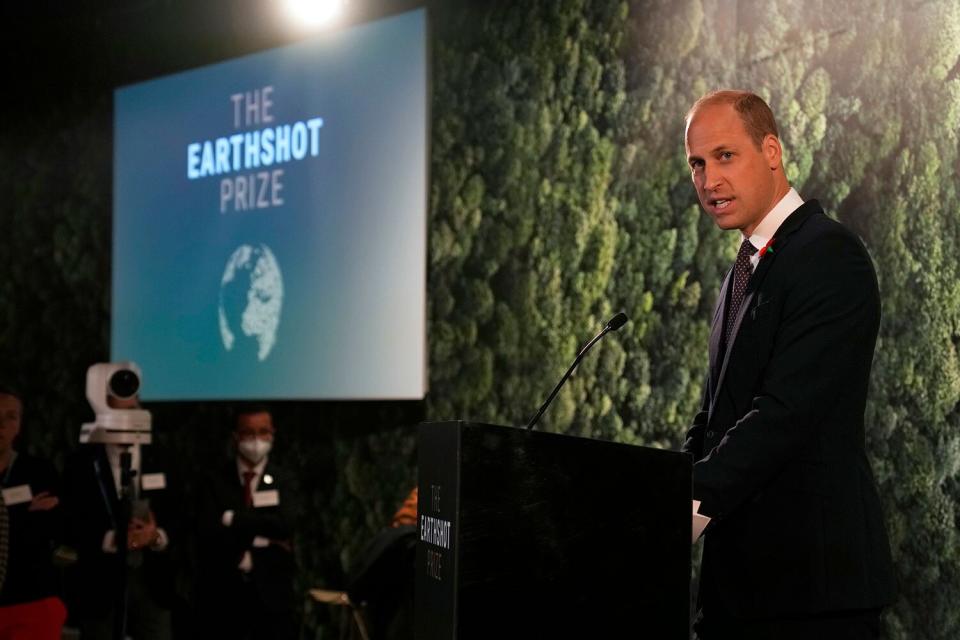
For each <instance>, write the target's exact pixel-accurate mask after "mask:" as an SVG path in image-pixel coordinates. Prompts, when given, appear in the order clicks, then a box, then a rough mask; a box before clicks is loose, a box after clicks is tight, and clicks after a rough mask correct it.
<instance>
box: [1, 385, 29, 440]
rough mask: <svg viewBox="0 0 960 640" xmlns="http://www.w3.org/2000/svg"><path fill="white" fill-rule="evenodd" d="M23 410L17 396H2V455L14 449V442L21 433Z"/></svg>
mask: <svg viewBox="0 0 960 640" xmlns="http://www.w3.org/2000/svg"><path fill="white" fill-rule="evenodd" d="M22 413H23V408H22V407H21V406H20V400H19V399H18V398H17V397H16V396H9V395H6V394H3V395H0V455H5V454H6V453H7V452H8V451H10V450H11V449H12V448H13V440H14V438H16V437H17V434H18V433H20V417H21V415H22Z"/></svg>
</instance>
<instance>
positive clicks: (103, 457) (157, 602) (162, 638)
mask: <svg viewBox="0 0 960 640" xmlns="http://www.w3.org/2000/svg"><path fill="white" fill-rule="evenodd" d="M108 404H109V405H110V407H111V408H114V409H135V408H139V406H140V402H139V398H138V397H137V396H133V397H130V398H116V397H113V396H109V397H108ZM125 448H126V449H127V450H129V451H130V454H131V469H132V471H133V472H134V475H133V478H132V483H131V491H132V495H133V497H132V502H131V517H130V520H129V522H127V523H122V524H121V523H118V522H117V514H118V512H119V509H120V491H119V488H120V483H121V479H120V454H121V452H122V451H123V450H124V449H125ZM63 498H64V508H65V519H66V524H65V529H64V535H65V539H66V541H67V543H68V544H69V545H70V546H71V547H73V548H74V549H75V550H76V552H77V563H76V566H75V567H74V568H73V571H72V572H71V574H70V581H69V586H70V588H69V589H68V592H69V593H68V603H69V604H70V617H71V623H73V624H76V625H77V626H78V627H79V629H80V632H81V637H82V638H83V639H84V640H88V639H91V638H92V639H95V640H100V639H102V640H110V639H112V638H113V637H114V615H115V613H116V603H117V599H118V593H117V591H118V588H119V580H120V571H121V567H120V564H119V562H118V557H117V536H118V535H126V536H127V553H128V556H127V569H126V570H127V593H126V597H127V624H126V629H127V635H128V636H129V637H131V638H134V639H135V640H169V638H171V637H172V615H171V611H172V609H173V607H174V604H175V603H176V602H177V592H176V580H177V578H176V576H177V571H178V560H177V558H178V554H177V549H178V546H180V545H182V543H183V542H184V541H183V539H182V529H183V528H182V521H183V515H184V514H183V502H182V499H181V493H180V490H179V482H178V479H177V474H176V473H175V472H174V471H172V467H171V464H170V463H169V462H168V461H167V460H166V459H165V457H164V455H163V453H162V450H160V449H158V448H157V446H156V445H149V446H141V445H138V444H134V445H121V444H85V445H81V447H80V449H79V450H78V451H77V452H76V453H75V454H74V455H73V456H71V457H70V458H69V459H68V460H67V464H66V468H65V470H64V495H63Z"/></svg>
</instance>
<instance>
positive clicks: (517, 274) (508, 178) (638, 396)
mask: <svg viewBox="0 0 960 640" xmlns="http://www.w3.org/2000/svg"><path fill="white" fill-rule="evenodd" d="M234 4H235V3H234ZM388 4H389V3H388ZM401 4H402V3H401ZM407 4H408V5H409V4H410V3H407ZM161 5H162V6H159V8H158V7H156V6H154V8H153V9H151V11H160V12H162V16H161V17H162V18H164V19H165V20H166V22H164V23H163V24H164V25H165V26H166V27H168V28H169V30H170V31H171V32H173V33H180V34H181V36H183V34H186V35H187V36H190V37H185V36H184V37H181V38H180V39H179V40H176V41H175V42H174V41H173V40H175V39H172V38H171V37H170V36H169V35H167V36H164V35H163V34H162V33H161V34H157V33H155V32H156V31H161V30H160V29H151V23H153V22H155V20H154V18H156V17H157V16H156V15H155V14H151V13H150V12H149V11H147V10H145V9H144V10H142V11H141V13H140V14H138V15H134V20H133V21H132V23H126V24H125V25H124V32H126V33H128V37H127V39H126V40H122V39H121V40H118V39H116V38H112V39H111V38H110V37H108V36H114V35H115V34H116V32H117V30H118V29H117V26H116V24H114V23H116V22H117V21H118V20H119V19H118V18H117V17H116V15H115V14H112V13H109V12H106V13H105V14H103V15H101V16H100V17H99V18H96V17H95V18H94V19H87V21H83V20H80V21H79V22H75V24H73V25H70V26H72V27H74V28H75V30H76V33H73V31H71V33H73V35H71V36H70V37H68V36H67V31H68V25H66V24H64V23H63V22H61V23H57V24H59V25H60V26H59V27H57V26H56V25H55V26H54V27H52V28H51V27H50V26H49V25H46V26H44V29H45V31H44V33H45V34H46V37H47V38H48V39H49V41H51V42H53V41H55V42H58V43H59V44H58V45H57V47H55V53H58V54H60V55H61V56H62V55H70V54H71V53H81V54H84V55H79V56H75V57H77V58H78V59H79V61H73V62H72V63H71V62H70V60H63V59H62V58H61V59H59V61H57V60H54V61H53V62H51V61H50V60H47V59H46V58H42V59H41V61H43V60H47V61H48V63H49V64H48V65H47V66H43V65H41V67H40V70H39V71H37V68H36V65H35V62H36V61H35V60H31V63H32V64H34V66H33V67H31V71H30V73H29V74H28V73H26V72H24V73H23V76H22V77H20V78H18V79H19V80H20V85H19V86H20V87H22V88H25V89H26V91H24V92H22V93H23V95H22V96H17V97H14V98H9V99H8V100H7V102H6V104H5V106H4V113H3V116H4V117H3V119H2V129H0V134H2V135H0V193H2V194H3V200H2V205H0V229H2V234H3V236H2V238H3V241H2V247H3V248H2V251H0V274H2V276H3V277H2V278H0V377H2V378H4V379H6V380H9V381H12V382H14V383H15V384H17V385H19V386H20V387H21V388H22V389H23V390H24V391H25V392H26V394H27V396H28V398H29V404H28V415H27V424H26V427H25V431H26V433H25V434H24V436H25V437H24V440H25V442H24V443H23V446H25V447H26V448H28V449H34V450H35V451H37V452H39V453H42V454H44V455H48V456H50V457H51V458H53V459H55V460H57V461H58V462H62V458H63V456H64V454H65V453H66V452H68V451H69V450H70V449H72V448H73V447H74V442H75V439H76V435H77V428H78V426H79V423H80V422H83V421H84V420H86V419H88V413H89V410H88V409H87V408H86V404H85V401H84V399H83V379H84V372H85V370H86V367H87V366H88V365H89V364H90V363H92V362H95V361H101V360H104V359H106V358H107V356H108V353H109V346H108V335H109V308H110V304H109V300H110V298H109V296H110V292H109V284H108V283H109V274H110V264H109V255H110V202H111V196H110V190H111V136H112V132H111V113H110V112H111V95H110V91H111V89H112V87H113V86H116V85H118V84H123V83H127V82H131V81H135V80H140V79H145V78H147V77H153V76H155V75H159V74H161V73H167V72H171V71H175V70H180V69H183V68H189V67H192V66H197V65H199V64H203V63H206V62H211V61H215V60H219V59H223V58H224V57H227V56H231V55H237V54H239V53H245V52H247V51H251V50H256V49H258V48H263V47H264V46H270V45H275V44H280V43H281V42H282V41H283V38H281V37H280V36H278V35H277V34H275V33H270V34H265V33H262V32H256V31H255V29H254V27H253V25H254V24H255V21H254V16H253V15H252V14H250V12H243V11H240V10H238V9H236V8H234V5H233V4H230V3H220V4H219V5H218V6H219V7H220V9H221V10H222V12H226V13H227V14H229V16H232V22H230V24H231V25H233V26H232V27H230V28H227V27H225V26H223V24H220V23H218V24H220V28H219V30H216V29H213V30H210V29H207V30H205V31H202V34H201V30H200V29H199V28H197V29H195V30H194V31H186V29H187V28H188V27H186V26H179V25H180V24H181V23H182V22H189V20H185V19H184V16H185V15H189V13H190V12H191V11H197V10H196V9H191V6H192V5H189V4H187V3H179V2H169V3H161ZM400 8H403V7H400ZM430 9H431V20H432V43H431V45H432V67H433V95H432V107H431V108H432V115H431V118H432V124H431V126H432V143H431V173H432V180H431V185H430V199H429V202H430V229H429V237H428V245H429V257H428V261H429V263H428V304H429V309H428V318H429V344H430V358H429V361H430V385H431V392H430V395H429V397H428V398H427V400H426V401H425V402H423V403H370V404H367V403H346V402H344V403H324V404H311V403H283V404H280V405H278V406H277V407H276V417H277V422H278V424H279V428H280V436H279V438H278V450H277V452H276V456H277V457H278V458H281V459H282V460H283V462H284V463H285V464H286V465H288V466H290V467H291V468H293V469H295V470H297V471H298V473H299V476H300V482H301V487H300V489H301V495H302V496H303V499H302V502H301V504H300V514H301V518H300V528H301V532H302V533H301V536H300V545H299V554H300V558H299V560H300V566H301V568H302V573H301V578H300V579H301V582H302V586H304V587H306V586H308V585H309V586H329V587H339V586H342V584H343V580H344V572H345V571H346V569H347V568H349V566H350V565H351V562H352V561H354V560H355V558H356V557H357V554H358V553H360V551H361V550H362V548H363V546H364V544H365V543H366V541H367V540H368V539H369V538H370V536H371V535H373V533H375V532H376V531H377V530H378V529H380V528H381V527H382V526H384V524H385V523H386V522H387V521H388V520H389V517H390V514H391V513H392V512H393V510H394V509H395V508H396V506H398V505H399V503H400V501H401V500H402V499H403V497H404V495H405V494H406V492H407V490H408V489H409V487H411V486H412V485H413V483H414V482H415V477H416V470H415V463H416V460H415V446H416V445H415V438H414V430H413V425H415V424H416V423H417V422H418V421H420V420H422V419H425V418H426V419H431V420H440V419H448V418H465V419H474V420H481V421H487V422H499V423H507V424H517V423H522V422H525V421H526V419H528V418H529V416H530V415H531V413H532V412H533V410H534V409H535V408H536V406H537V405H538V404H539V402H540V400H541V398H542V397H543V396H544V395H545V394H546V393H547V392H548V391H549V389H550V387H551V386H552V384H553V382H554V380H555V379H556V378H557V377H558V376H559V375H560V373H561V372H562V371H563V369H564V368H565V366H566V364H567V363H568V362H569V361H571V360H572V359H573V357H574V355H575V353H576V351H577V349H578V347H579V345H581V344H582V343H584V342H585V341H586V340H587V339H589V338H590V337H591V336H592V335H593V334H594V333H595V331H596V330H597V329H598V328H599V326H600V325H601V324H602V322H603V321H605V320H606V318H607V317H609V316H610V315H612V313H613V312H615V311H616V310H619V309H623V310H625V311H626V312H627V313H628V314H629V316H630V318H631V322H630V323H629V324H628V325H627V326H626V327H624V329H622V330H621V331H620V332H619V333H617V334H614V335H612V336H610V337H608V339H606V340H605V342H604V343H602V344H601V345H599V346H598V349H597V350H596V352H595V353H593V354H592V355H591V357H590V358H589V359H588V360H587V361H586V362H584V363H583V365H582V366H581V367H580V369H579V371H578V372H577V375H576V376H575V377H574V378H573V379H572V380H571V381H570V384H568V386H567V387H566V388H565V389H564V391H563V393H561V394H560V396H559V397H558V398H557V400H556V402H555V403H554V405H553V406H552V407H551V410H550V411H549V412H548V413H547V415H546V416H545V418H544V421H543V423H542V425H543V428H545V429H549V430H552V431H558V432H565V433H572V434H578V435H589V436H592V437H596V438H603V439H611V440H617V441H621V442H629V443H636V444H646V445H652V446H661V447H673V446H676V445H677V444H678V442H679V440H680V438H681V436H682V434H683V433H684V430H685V427H686V424H687V421H688V420H689V419H690V418H691V416H692V414H693V412H694V407H695V405H696V403H697V401H698V398H699V394H700V382H701V377H702V375H703V373H704V370H705V364H706V337H707V332H708V325H707V319H708V317H709V314H710V311H711V309H712V306H713V304H714V300H715V296H716V290H717V288H718V286H719V283H720V280H721V278H722V275H723V273H724V271H725V270H726V268H727V266H728V264H729V263H730V261H731V260H732V259H733V256H734V252H735V244H736V239H735V238H732V237H730V235H729V234H727V235H724V234H721V233H719V232H718V231H717V230H716V229H715V228H713V226H712V225H711V223H710V222H709V221H708V220H707V219H706V218H705V216H703V215H702V213H701V212H700V211H699V208H698V207H697V205H696V200H695V196H694V194H693V191H692V189H691V187H690V186H689V177H688V175H687V171H686V168H685V162H684V158H683V152H682V132H683V121H682V118H683V115H684V113H685V112H686V109H687V108H688V107H689V105H690V104H691V103H692V102H693V100H695V99H696V98H697V97H698V96H699V95H701V94H702V93H703V92H705V91H706V90H708V89H711V88H716V87H721V86H736V87H743V88H750V89H752V90H754V91H757V92H758V93H760V94H761V95H763V96H764V97H766V98H767V99H768V100H769V102H770V104H771V106H772V107H773V110H774V112H775V113H776V114H777V115H778V119H779V122H780V127H781V134H782V138H783V141H784V145H785V148H786V149H787V151H788V155H787V173H788V176H789V177H790V178H791V181H792V183H793V184H794V186H796V187H797V188H798V190H799V191H800V192H801V194H803V195H804V196H805V197H807V198H810V197H816V198H818V199H819V200H820V201H821V202H822V203H823V204H824V206H825V207H826V208H827V209H828V210H829V211H830V212H831V213H832V214H833V215H835V216H836V217H837V218H839V219H840V220H841V221H843V222H844V223H845V224H847V225H848V226H850V227H851V228H852V229H854V230H855V231H856V232H857V233H859V234H860V235H861V236H862V237H863V238H864V241H865V242H866V244H867V247H868V248H869V250H870V252H871V254H872V255H873V257H874V259H875V261H876V265H877V270H878V274H879V277H880V282H881V292H882V297H883V305H884V315H883V323H882V327H881V338H880V342H879V345H878V348H877V355H876V360H875V365H874V371H873V380H872V387H871V393H872V396H871V402H870V405H869V407H868V416H867V424H868V446H869V452H870V456H871V460H872V462H873V465H874V470H875V472H876V475H877V479H878V481H879V484H880V489H881V494H882V496H883V500H884V504H885V507H886V516H887V520H888V526H889V531H890V534H891V541H892V545H893V552H894V557H895V560H896V563H897V571H898V574H899V578H900V585H901V596H900V599H899V600H898V602H897V604H896V606H895V607H893V609H892V610H891V611H890V612H889V613H888V614H887V615H886V617H885V637H886V638H890V639H897V640H900V639H906V638H910V639H918V640H919V639H928V638H929V639H948V638H955V637H958V635H960V611H958V609H957V608H956V607H954V606H952V603H954V602H956V601H957V600H958V598H960V557H958V554H960V551H958V550H960V540H958V529H960V515H958V511H957V505H958V495H960V428H958V427H960V409H958V407H960V361H958V355H957V347H958V342H960V273H958V261H960V251H958V249H960V247H958V244H960V226H958V224H960V221H958V204H960V203H958V193H957V185H958V171H960V158H958V139H957V132H958V128H960V84H958V82H960V81H958V74H960V5H958V4H957V3H955V2H952V1H949V0H942V1H939V0H930V1H926V2H913V1H901V0H853V1H850V2H830V1H827V0H806V1H803V2H801V1H800V0H767V1H764V2H760V1H757V0H675V1H668V0H630V1H629V2H625V1H618V0H525V1H524V2H508V1H506V0H501V1H496V2H468V1H466V0H447V1H445V2H436V3H433V4H431V5H430ZM5 11H8V10H6V9H5ZM124 15H125V17H126V16H127V14H124ZM4 17H5V18H9V17H11V16H4ZM13 17H14V18H16V17H17V16H13ZM27 18H30V16H27ZM138 18H139V19H138ZM7 22H8V24H9V23H10V21H9V20H8V21H7ZM198 22H199V20H198ZM23 24H24V25H25V26H27V27H30V26H35V25H34V23H33V22H31V21H29V20H25V21H24V22H23ZM256 24H259V23H256ZM13 25H14V27H15V26H16V25H17V22H16V20H14V21H13ZM138 25H139V26H138ZM178 28H179V29H181V31H179V32H178V31H176V29H178ZM231 29H232V30H231ZM25 33H26V35H25V36H23V37H22V40H14V46H13V47H12V49H11V51H10V53H9V54H8V56H7V58H8V62H9V63H10V64H11V65H12V66H14V67H16V66H17V65H20V66H24V65H25V60H26V59H27V58H29V57H30V56H31V55H34V54H36V55H39V49H37V50H32V49H30V43H31V42H32V36H33V35H34V31H31V30H30V29H27V30H26V31H25ZM84 39H87V40H89V41H90V43H87V44H83V42H80V43H78V40H80V41H83V40H84ZM34 46H36V45H34ZM61 67H63V68H61ZM825 366H828V364H827V363H825ZM146 375H149V372H147V374H146ZM152 409H153V410H154V414H155V423H156V425H157V432H158V440H160V443H161V444H162V445H163V446H166V447H168V448H171V449H173V450H175V451H176V452H177V454H178V456H179V458H180V459H181V460H182V461H183V463H184V466H185V468H186V469H188V470H189V469H196V468H200V467H202V466H204V465H206V464H209V463H210V462H209V461H210V460H211V458H219V457H220V456H222V455H224V451H225V435H226V428H227V427H226V425H225V416H226V410H227V408H226V407H224V406H222V405H218V404H215V403H212V404H202V405H200V404H176V403H172V404H164V405H159V406H156V407H152ZM189 475H190V474H188V477H189ZM188 595H189V592H188ZM310 613H311V615H310V616H308V622H309V625H308V626H309V627H310V630H311V633H313V632H314V631H316V632H317V633H320V634H321V635H322V634H323V632H324V630H325V629H327V627H326V626H325V625H326V624H327V623H328V620H326V618H325V614H324V612H318V613H316V614H315V615H314V614H313V613H312V612H310ZM315 627H316V628H315Z"/></svg>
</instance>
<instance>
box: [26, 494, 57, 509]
mask: <svg viewBox="0 0 960 640" xmlns="http://www.w3.org/2000/svg"><path fill="white" fill-rule="evenodd" d="M58 504H60V498H58V497H57V496H55V495H51V493H50V492H49V491H44V492H42V493H38V494H37V495H35V496H33V500H31V501H30V506H29V507H27V511H50V509H53V508H54V507H55V506H57V505H58Z"/></svg>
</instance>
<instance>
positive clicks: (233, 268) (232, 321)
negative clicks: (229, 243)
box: [218, 244, 283, 362]
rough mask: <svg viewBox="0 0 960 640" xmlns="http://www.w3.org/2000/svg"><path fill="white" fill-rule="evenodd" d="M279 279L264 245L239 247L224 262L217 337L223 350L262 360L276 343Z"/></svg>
mask: <svg viewBox="0 0 960 640" xmlns="http://www.w3.org/2000/svg"><path fill="white" fill-rule="evenodd" d="M282 307H283V277H282V276H281V274H280V267H279V265H278V264H277V259H276V258H275V257H274V256H273V252H272V251H270V248H269V247H268V246H267V245H265V244H258V245H256V246H251V245H248V244H244V245H241V246H239V247H237V249H236V250H235V251H234V252H233V254H232V255H231V256H230V259H229V260H227V266H226V268H225V269H224V270H223V279H222V280H221V281H220V304H219V309H218V310H219V316H220V337H221V339H222V340H223V347H224V348H225V349H226V350H227V351H237V352H239V353H250V354H251V358H252V357H253V354H256V358H257V360H259V361H261V362H262V361H263V360H266V358H267V356H269V355H270V351H271V349H273V346H274V344H276V342H277V327H278V326H280V311H281V309H282Z"/></svg>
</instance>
